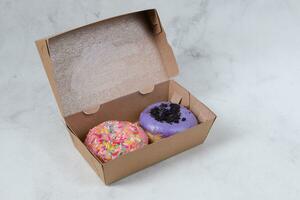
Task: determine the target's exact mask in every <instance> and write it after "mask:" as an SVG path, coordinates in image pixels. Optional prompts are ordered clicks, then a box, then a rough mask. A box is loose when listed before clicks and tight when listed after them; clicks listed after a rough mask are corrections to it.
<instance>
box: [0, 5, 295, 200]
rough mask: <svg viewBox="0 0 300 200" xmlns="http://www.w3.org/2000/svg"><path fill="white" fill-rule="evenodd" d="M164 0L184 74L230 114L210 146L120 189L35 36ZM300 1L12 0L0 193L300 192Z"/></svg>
mask: <svg viewBox="0 0 300 200" xmlns="http://www.w3.org/2000/svg"><path fill="white" fill-rule="evenodd" d="M153 7H155V8H157V9H158V10H159V13H160V16H161V20H162V22H163V24H164V27H165V29H166V32H167V35H168V38H169V41H170V43H171V45H172V47H173V49H174V51H175V54H176V57H177V59H178V63H179V65H180V70H181V73H180V75H179V77H178V78H176V79H177V80H178V81H179V82H180V83H181V84H183V85H184V86H185V87H187V88H188V89H190V90H191V91H192V93H194V94H195V95H196V96H197V97H198V98H199V99H201V100H202V101H203V102H205V103H206V104H207V105H209V106H210V107H211V108H212V109H213V110H214V111H215V112H216V113H217V114H218V116H219V118H218V120H217V122H216V124H215V126H214V127H213V129H212V130H211V134H210V135H209V137H208V139H207V141H206V142H205V144H203V145H201V146H199V147H196V148H193V149H192V150H189V151H187V152H184V153H182V154H180V155H177V156H175V157H172V158H171V159H168V160H166V161H164V162H161V163H159V164H156V165H155V166H152V167H150V168H147V169H145V170H143V171H140V172H138V173H136V174H134V175H132V176H130V177H128V178H125V179H123V180H121V181H119V182H117V183H115V184H113V185H112V186H110V187H107V186H104V184H103V183H102V182H101V181H100V179H98V177H97V176H96V175H95V174H94V172H93V171H92V170H91V169H90V167H89V166H88V164H87V163H86V162H85V161H84V160H83V158H82V157H81V156H80V155H79V153H78V152H77V151H76V150H75V148H73V146H72V144H71V140H70V138H69V136H68V135H67V131H66V130H65V128H64V126H63V123H62V120H61V118H60V117H59V114H58V111H57V108H56V104H55V101H54V98H53V96H52V94H51V92H50V87H49V84H48V81H47V78H46V75H45V73H44V71H43V68H42V64H41V62H40V59H39V56H38V53H37V51H36V49H35V45H34V41H35V40H36V39H39V38H41V37H44V36H48V35H49V34H53V33H58V32H62V31H64V30H67V29H69V28H72V27H76V26H79V25H83V24H86V23H89V22H94V21H97V20H99V19H103V18H107V17H111V16H114V15H119V14H121V13H126V12H131V11H135V10H141V9H145V8H153ZM299 86H300V2H299V1H297V0H286V1H284V0H269V1H267V0H265V1H261V0H243V1H242V0H231V1H229V0H220V1H212V0H207V1H195V0H194V1H192V0H190V1H187V0H186V1H184V0H182V1H180V0H176V1H174V0H173V1H168V2H167V1H146V0H144V1H141V0H140V1H138V0H136V1H135V0H127V1H124V0H118V1H104V0H101V1H99V0H93V1H79V0H68V1H62V0H47V1H39V0H27V1H25V0H12V1H8V0H0V94H1V97H0V136H1V140H0V159H1V160H0V199H3V200H10V199H14V200H15V199H22V200H27V199H30V200H34V199H51V200H52V199H72V200H75V199H89V200H92V199H146V200H147V199H151V200H153V199H205V200H210V199H216V200H219V199H224V200H225V199H229V200H235V199H237V200H241V199H243V200H246V199H272V200H277V199H278V200H279V199H280V200H282V199H289V200H291V199H295V200H298V199H300V127H299V124H300V121H299V120H300V109H299V104H300V94H299V92H300V90H299V89H300V88H299Z"/></svg>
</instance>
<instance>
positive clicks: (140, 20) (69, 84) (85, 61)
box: [36, 9, 216, 184]
mask: <svg viewBox="0 0 300 200" xmlns="http://www.w3.org/2000/svg"><path fill="white" fill-rule="evenodd" d="M36 45H37V48H38V51H39V53H40V57H41V59H42V62H43V65H44V68H45V71H46V73H47V76H48V79H49V82H50V85H51V88H52V91H53V94H54V96H55V98H56V101H57V104H58V107H59V110H60V112H61V114H62V116H63V118H64V121H65V124H66V127H67V129H68V131H69V133H70V136H71V138H72V141H73V143H74V146H75V147H76V148H77V149H78V151H79V152H80V153H81V155H82V156H83V157H84V158H85V160H86V161H87V162H88V163H89V164H90V166H91V167H92V168H93V169H94V171H95V172H96V173H97V175H98V176H99V177H100V178H101V179H102V180H103V181H104V183H105V184H110V183H112V182H114V181H116V180H119V179H121V178H123V177H125V176H128V175H129V174H132V173H134V172H136V171H138V170H141V169H143V168H145V167H147V166H150V165H152V164H154V163H157V162H159V161H161V160H164V159H166V158H168V157H171V156H173V155H175V154H177V153H180V152H182V151H184V150H186V149H189V148H191V147H193V146H196V145H198V144H201V143H203V142H204V140H205V138H206V137H207V135H208V132H209V129H210V128H211V126H212V124H213V123H214V121H215V119H216V115H215V114H214V113H213V112H212V111H210V110H209V109H208V108H207V107H206V106H205V105H204V104H203V103H201V102H200V101H199V100H197V99H196V98H195V97H194V96H193V95H192V94H190V93H189V91H187V90H186V89H185V88H183V87H182V86H180V85H179V84H178V83H176V82H175V81H173V80H171V78H172V77H174V76H176V75H177V74H178V66H177V63H176V60H175V57H174V55H173V51H172V49H171V47H170V46H169V44H168V42H167V39H166V35H165V32H164V30H163V27H162V25H161V23H160V20H159V17H158V13H157V11H156V10H154V9H152V10H145V11H140V12H136V13H130V14H126V15H122V16H118V17H114V18H111V19H106V20H103V21H99V22H96V23H93V24H89V25H86V26H83V27H80V28H77V29H74V30H71V31H67V32H64V33H61V34H59V35H56V36H52V37H49V38H46V39H41V40H38V41H36ZM162 100H170V101H172V102H177V103H181V104H182V105H184V106H186V107H188V108H189V109H190V110H191V111H192V112H193V113H194V114H195V115H196V116H197V118H198V120H199V122H200V124H199V125H197V126H195V127H193V128H190V129H188V130H186V131H184V132H181V133H178V134H176V135H174V136H171V137H168V138H165V139H162V140H159V141H157V142H155V143H152V144H149V145H147V146H145V147H144V148H142V149H139V150H137V151H134V152H131V153H129V154H126V155H122V156H120V157H118V158H117V159H114V160H111V161H109V162H107V163H103V162H101V161H100V160H99V159H98V158H96V157H95V156H93V155H92V154H91V153H90V152H89V150H88V149H87V148H86V146H85V145H84V144H83V141H84V139H85V136H86V135H87V133H88V131H89V129H91V128H92V127H94V126H96V125H98V124H99V123H101V122H103V121H106V120H127V121H131V122H136V121H138V118H139V114H140V113H141V112H142V111H143V110H144V109H145V108H146V107H147V106H148V105H150V104H152V103H155V102H158V101H162Z"/></svg>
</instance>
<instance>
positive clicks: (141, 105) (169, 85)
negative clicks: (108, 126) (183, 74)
mask: <svg viewBox="0 0 300 200" xmlns="http://www.w3.org/2000/svg"><path fill="white" fill-rule="evenodd" d="M174 94H176V95H179V96H181V98H182V99H181V102H180V103H181V104H182V105H184V106H186V107H187V108H189V109H190V110H191V111H192V112H193V113H194V114H195V115H196V116H197V118H198V121H199V123H202V122H205V121H207V120H212V119H214V118H215V115H214V113H213V112H212V111H210V110H209V109H208V108H207V107H206V106H205V105H204V104H202V103H201V102H199V101H198V100H197V99H196V98H194V97H193V96H192V95H190V93H189V92H188V91H187V90H186V89H184V88H183V87H181V86H180V85H179V84H178V83H176V82H175V81H165V82H163V83H160V84H158V85H156V86H155V88H154V90H153V91H152V92H151V93H148V94H141V93H140V92H135V93H132V94H130V95H126V96H124V97H120V98H118V99H115V100H112V101H110V102H107V103H105V104H102V105H101V106H100V109H99V110H98V112H96V113H94V114H92V115H86V114H84V113H83V112H78V113H76V114H73V115H70V116H67V117H65V121H66V123H67V126H68V127H69V128H70V129H71V130H72V132H73V133H74V134H75V135H76V136H77V137H78V138H79V139H80V140H81V141H82V142H84V139H85V137H86V135H87V133H88V131H89V130H90V129H91V128H93V127H94V126H96V125H98V124H100V123H101V122H104V121H106V120H126V121H130V122H136V121H138V119H139V115H140V113H141V112H142V111H143V110H144V109H145V108H146V107H147V106H149V105H150V104H152V103H156V102H158V101H167V100H171V98H172V97H173V96H174Z"/></svg>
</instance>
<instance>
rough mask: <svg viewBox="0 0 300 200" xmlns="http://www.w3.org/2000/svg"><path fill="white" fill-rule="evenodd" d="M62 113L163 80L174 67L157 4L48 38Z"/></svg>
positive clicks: (176, 71)
mask: <svg viewBox="0 0 300 200" xmlns="http://www.w3.org/2000/svg"><path fill="white" fill-rule="evenodd" d="M47 45H48V51H49V55H50V59H51V63H52V66H53V78H54V80H55V84H56V90H57V92H58V96H59V98H60V103H61V109H62V114H63V116H68V115H71V114H74V113H77V112H80V111H82V110H85V109H88V108H90V107H93V106H98V105H100V104H103V103H106V102H109V101H111V100H113V99H116V98H118V97H121V96H125V95H128V94H131V93H133V92H136V91H138V90H143V89H145V88H147V87H149V86H154V85H156V84H158V83H161V82H164V81H167V80H168V79H169V78H170V77H172V76H175V75H177V73H178V67H177V64H176V61H175V57H174V55H173V53H172V50H171V48H170V47H169V45H168V43H167V40H166V37H165V34H164V32H163V30H162V29H161V25H160V22H159V18H158V15H157V13H156V11H155V10H149V11H144V12H138V13H133V14H128V15H123V16H119V17H115V18H111V19H107V20H104V21H100V22H97V23H94V24H91V25H88V26H84V27H81V28H78V29H75V30H72V31H68V32H65V33H63V34H60V35H57V36H54V37H51V38H49V39H48V44H47Z"/></svg>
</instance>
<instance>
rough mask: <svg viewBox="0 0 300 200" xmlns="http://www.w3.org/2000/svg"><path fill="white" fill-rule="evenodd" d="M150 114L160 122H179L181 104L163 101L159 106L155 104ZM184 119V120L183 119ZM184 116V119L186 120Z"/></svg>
mask: <svg viewBox="0 0 300 200" xmlns="http://www.w3.org/2000/svg"><path fill="white" fill-rule="evenodd" d="M150 115H151V117H153V118H154V119H155V120H157V121H159V122H167V123H169V124H172V123H176V124H178V123H179V120H180V115H181V113H180V106H179V105H178V104H174V103H170V104H167V103H161V104H160V105H159V106H155V107H154V108H152V109H151V110H150ZM183 119H184V120H183ZM185 120H186V119H185V118H182V121H185Z"/></svg>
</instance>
